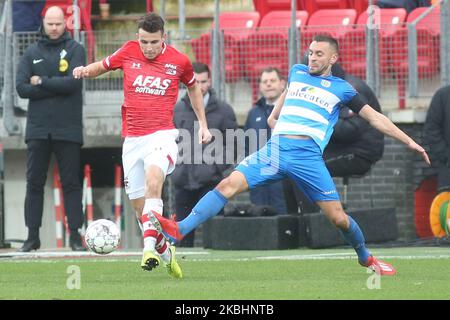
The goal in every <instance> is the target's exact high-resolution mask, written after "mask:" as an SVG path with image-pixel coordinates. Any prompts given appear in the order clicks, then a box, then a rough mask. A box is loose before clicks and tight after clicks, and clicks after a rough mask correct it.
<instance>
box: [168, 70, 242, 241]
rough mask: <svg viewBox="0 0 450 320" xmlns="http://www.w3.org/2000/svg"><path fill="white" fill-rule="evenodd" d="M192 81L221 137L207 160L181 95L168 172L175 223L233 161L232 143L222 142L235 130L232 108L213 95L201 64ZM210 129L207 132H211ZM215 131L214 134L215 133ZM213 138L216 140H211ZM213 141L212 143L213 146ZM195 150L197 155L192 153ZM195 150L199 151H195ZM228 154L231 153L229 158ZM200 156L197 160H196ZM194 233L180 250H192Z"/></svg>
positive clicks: (191, 112)
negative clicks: (173, 163)
mask: <svg viewBox="0 0 450 320" xmlns="http://www.w3.org/2000/svg"><path fill="white" fill-rule="evenodd" d="M192 66H193V68H194V74H195V79H196V81H197V83H198V84H199V86H200V89H201V91H202V94H203V100H204V104H205V114H206V119H207V122H208V127H209V128H210V129H213V130H214V131H216V132H217V133H219V132H220V134H221V136H222V137H223V145H222V146H220V148H215V149H214V153H211V157H213V158H214V159H215V161H214V163H212V161H211V160H213V159H206V157H207V156H208V155H210V153H209V152H205V150H206V149H207V148H208V147H209V146H210V145H211V144H210V145H205V146H203V147H201V146H200V145H197V144H198V143H197V135H196V134H195V132H197V129H195V122H196V120H197V118H196V116H195V113H194V110H193V109H192V106H191V103H190V100H189V97H188V96H187V95H186V96H184V97H183V98H182V99H181V100H180V101H179V102H178V103H177V104H176V105H175V110H174V124H175V126H176V127H177V129H179V130H180V140H179V144H178V145H179V149H180V157H179V160H180V161H179V162H180V164H179V165H178V166H177V170H175V171H174V172H173V173H172V181H173V183H174V187H175V212H176V213H177V220H182V219H184V218H185V217H186V216H187V214H188V213H190V212H191V210H192V208H193V207H194V205H195V204H196V203H197V201H198V200H200V199H201V198H202V197H203V196H204V195H205V194H206V193H207V192H209V191H210V190H211V189H213V188H214V187H215V186H216V185H217V184H218V183H219V181H220V180H222V178H223V172H224V171H225V170H226V169H228V168H230V167H231V165H232V164H233V163H227V156H228V160H230V159H233V160H234V146H235V145H234V141H228V142H227V141H226V130H227V129H231V130H235V129H236V128H237V122H236V116H235V114H234V111H233V108H232V107H231V106H230V105H228V104H227V103H226V102H224V101H221V100H219V99H218V98H217V96H216V93H215V92H214V90H213V89H212V88H211V77H210V71H209V68H208V66H207V65H205V64H203V63H193V64H192ZM213 130H211V132H214V131H213ZM217 130H218V131H217ZM215 139H217V137H215ZM217 142H218V140H213V141H212V143H217ZM196 150H197V152H196ZM198 151H199V152H198ZM230 154H232V155H231V156H230ZM200 157H201V158H200ZM194 237H195V230H194V231H192V232H191V233H189V234H188V235H186V237H184V239H183V240H182V241H181V242H180V246H182V247H192V246H193V245H194Z"/></svg>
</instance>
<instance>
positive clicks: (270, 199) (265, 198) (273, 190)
mask: <svg viewBox="0 0 450 320" xmlns="http://www.w3.org/2000/svg"><path fill="white" fill-rule="evenodd" d="M285 87H286V80H285V79H284V77H283V76H282V74H281V72H280V70H278V69H277V68H274V67H267V68H265V69H264V70H262V71H261V74H260V77H259V90H260V92H261V95H262V96H261V98H260V99H259V100H258V101H257V102H256V104H255V105H254V106H253V107H252V108H251V109H250V111H249V113H248V115H247V120H246V121H245V125H244V130H245V131H246V132H247V131H248V130H255V133H256V137H257V143H256V145H255V146H253V148H251V147H252V146H249V143H248V142H247V143H246V156H248V155H250V154H252V153H254V152H255V151H257V150H259V149H261V148H262V147H263V146H264V145H265V144H266V142H267V140H268V139H270V136H271V132H272V129H271V128H270V127H269V124H268V123H267V119H268V118H269V116H270V113H271V112H272V110H273V107H274V105H275V102H276V101H277V100H278V98H279V97H280V96H281V94H282V93H283V91H284V89H285ZM262 133H265V134H262ZM263 137H266V139H262V138H263ZM262 140H263V141H262ZM255 147H256V148H255ZM250 201H251V203H252V204H254V205H258V206H271V207H273V209H275V210H276V212H277V213H278V214H286V213H287V206H286V200H285V196H284V188H283V182H282V181H278V182H276V183H272V184H267V185H263V186H259V187H256V188H254V189H250Z"/></svg>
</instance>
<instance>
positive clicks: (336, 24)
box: [301, 9, 356, 52]
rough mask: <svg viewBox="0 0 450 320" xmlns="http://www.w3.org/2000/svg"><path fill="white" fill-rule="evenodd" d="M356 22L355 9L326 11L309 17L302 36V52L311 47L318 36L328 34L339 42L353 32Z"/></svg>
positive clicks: (320, 11) (317, 12)
mask: <svg viewBox="0 0 450 320" xmlns="http://www.w3.org/2000/svg"><path fill="white" fill-rule="evenodd" d="M355 21H356V11H355V10H354V9H324V10H319V11H316V12H315V13H314V14H313V15H312V16H310V17H309V20H308V24H307V26H306V29H305V31H303V32H302V35H301V42H302V43H301V50H302V52H303V51H304V50H306V49H307V48H308V47H309V44H310V43H311V41H312V39H313V38H314V36H315V35H316V34H319V33H320V34H328V35H330V36H332V37H334V38H336V39H337V40H338V41H339V40H340V39H341V38H343V37H344V36H345V35H346V33H347V32H349V31H351V30H352V28H353V25H354V24H355Z"/></svg>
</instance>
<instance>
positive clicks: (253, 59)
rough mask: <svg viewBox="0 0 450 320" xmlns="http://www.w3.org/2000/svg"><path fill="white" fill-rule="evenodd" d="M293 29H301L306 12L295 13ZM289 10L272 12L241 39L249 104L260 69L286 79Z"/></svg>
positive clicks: (254, 99)
mask: <svg viewBox="0 0 450 320" xmlns="http://www.w3.org/2000/svg"><path fill="white" fill-rule="evenodd" d="M296 16H297V19H296V26H297V28H299V29H301V28H303V27H304V25H305V24H306V22H307V20H308V13H307V12H306V11H297V13H296ZM290 25H291V12H290V11H272V12H270V13H268V14H267V15H266V16H264V18H263V19H262V20H261V23H260V27H259V28H258V30H255V31H254V32H253V33H252V34H251V35H249V36H248V38H247V39H246V40H245V42H244V43H245V45H244V46H243V47H244V51H243V52H244V63H245V72H246V75H247V78H248V80H249V81H250V83H251V85H252V93H253V101H254V102H255V101H256V99H257V97H258V91H259V90H258V77H259V74H260V73H261V71H262V70H263V69H264V68H267V67H269V66H271V67H276V68H278V69H279V70H280V71H281V72H282V74H284V75H285V76H287V73H288V67H289V57H288V30H289V27H290Z"/></svg>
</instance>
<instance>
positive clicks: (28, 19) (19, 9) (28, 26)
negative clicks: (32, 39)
mask: <svg viewBox="0 0 450 320" xmlns="http://www.w3.org/2000/svg"><path fill="white" fill-rule="evenodd" d="M44 7H45V1H44V0H34V1H30V0H14V1H13V2H12V12H13V32H27V31H28V32H33V31H34V32H37V31H38V30H39V27H40V26H41V22H42V16H41V14H42V10H43V9H44Z"/></svg>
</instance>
